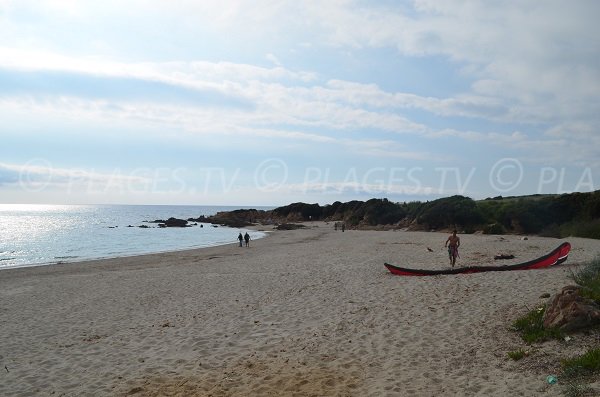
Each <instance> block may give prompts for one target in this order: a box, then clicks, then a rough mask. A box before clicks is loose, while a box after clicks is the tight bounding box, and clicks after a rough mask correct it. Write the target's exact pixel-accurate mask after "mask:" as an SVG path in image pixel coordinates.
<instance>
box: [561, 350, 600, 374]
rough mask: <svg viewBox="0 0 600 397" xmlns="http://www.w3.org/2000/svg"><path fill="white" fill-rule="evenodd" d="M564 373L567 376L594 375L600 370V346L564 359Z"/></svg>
mask: <svg viewBox="0 0 600 397" xmlns="http://www.w3.org/2000/svg"><path fill="white" fill-rule="evenodd" d="M562 369H563V375H564V376H566V377H567V378H577V377H580V376H587V375H592V374H595V373H598V372H600V348H597V349H592V350H588V351H587V352H586V353H585V354H582V355H581V356H577V357H574V358H570V359H566V360H563V361H562Z"/></svg>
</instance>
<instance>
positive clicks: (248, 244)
mask: <svg viewBox="0 0 600 397" xmlns="http://www.w3.org/2000/svg"><path fill="white" fill-rule="evenodd" d="M244 240H245V241H246V247H250V235H249V234H248V232H246V234H244Z"/></svg>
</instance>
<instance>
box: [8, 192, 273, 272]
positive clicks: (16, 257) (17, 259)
mask: <svg viewBox="0 0 600 397" xmlns="http://www.w3.org/2000/svg"><path fill="white" fill-rule="evenodd" d="M237 208H239V207H213V206H155V205H21V204H18V205H12V204H0V269H3V268H9V267H18V266H28V265H42V264H53V263H58V262H74V261H80V260H85V259H99V258H112V257H120V256H130V255H138V254H146V253H156V252H165V251H176V250H182V249H188V248H201V247H209V246H215V245H222V244H229V243H235V242H237V235H238V233H239V232H240V231H242V232H243V233H245V232H246V229H233V228H227V227H222V226H219V227H211V225H210V224H204V225H203V227H200V224H199V225H198V226H193V227H186V228H158V227H156V226H157V225H156V224H154V223H147V222H144V221H153V220H155V219H167V218H169V217H175V218H181V219H188V218H197V217H199V216H200V215H213V214H215V213H216V212H218V211H230V210H233V209H237ZM129 225H132V226H134V227H128V226H129ZM140 225H147V226H149V228H148V229H144V228H139V227H138V226H140ZM248 233H249V234H250V236H251V238H252V239H258V238H261V237H264V233H261V232H257V231H252V230H248Z"/></svg>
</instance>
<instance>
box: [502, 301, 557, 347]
mask: <svg viewBox="0 0 600 397" xmlns="http://www.w3.org/2000/svg"><path fill="white" fill-rule="evenodd" d="M545 309H546V308H545V307H544V306H542V307H538V308H536V309H533V310H531V311H530V312H529V313H527V314H525V315H524V316H523V317H520V318H518V319H517V320H515V322H514V323H513V329H514V330H515V331H517V332H519V333H520V334H521V338H523V340H524V341H525V342H527V343H535V342H543V341H546V340H549V339H561V338H562V337H563V333H562V332H561V331H560V330H559V329H557V328H544V321H543V318H544V311H545Z"/></svg>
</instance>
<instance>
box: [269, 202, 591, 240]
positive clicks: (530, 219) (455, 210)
mask: <svg viewBox="0 0 600 397" xmlns="http://www.w3.org/2000/svg"><path fill="white" fill-rule="evenodd" d="M273 213H274V214H276V215H277V216H288V217H289V216H290V215H291V214H294V215H295V216H296V219H295V220H309V219H312V220H333V221H345V222H347V223H348V225H350V226H355V225H365V226H374V225H402V226H408V225H412V227H414V228H421V229H427V230H429V229H448V228H458V229H460V230H461V231H464V232H467V233H469V232H473V231H476V230H481V231H483V232H484V233H489V234H504V233H526V234H541V235H545V236H551V237H567V236H576V237H587V238H598V239H600V191H596V192H591V193H571V194H562V195H533V196H523V197H506V198H503V197H501V196H499V197H495V198H490V199H486V200H480V201H475V200H473V199H471V198H469V197H464V196H459V195H456V196H451V197H445V198H440V199H437V200H433V201H428V202H410V203H406V202H405V203H394V202H391V201H389V200H387V199H371V200H368V201H366V202H363V201H350V202H347V203H341V202H339V201H336V202H335V203H333V204H330V205H325V206H319V205H318V204H304V203H294V204H290V205H288V206H285V207H280V208H277V209H275V210H273Z"/></svg>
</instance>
